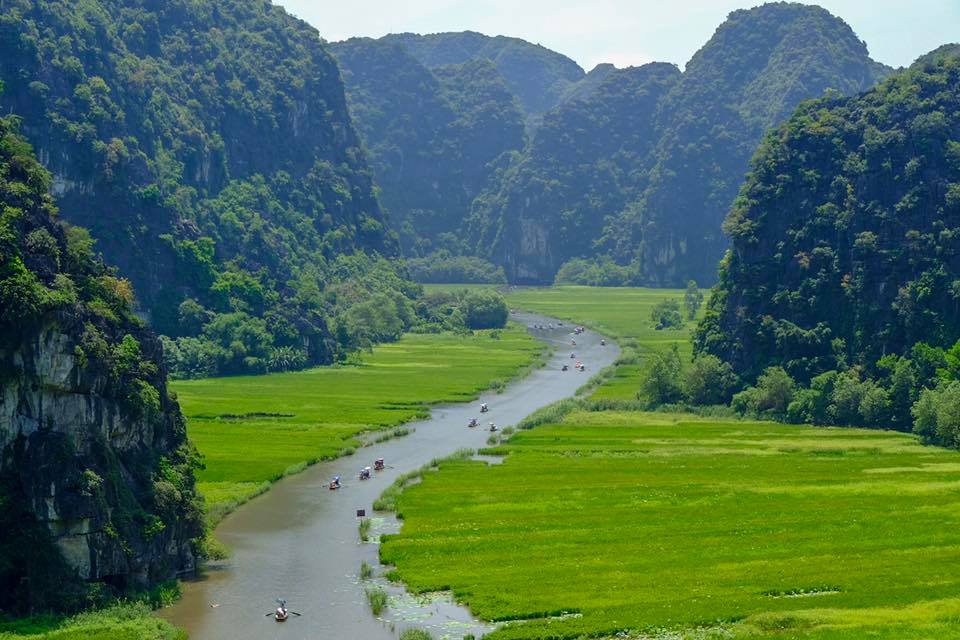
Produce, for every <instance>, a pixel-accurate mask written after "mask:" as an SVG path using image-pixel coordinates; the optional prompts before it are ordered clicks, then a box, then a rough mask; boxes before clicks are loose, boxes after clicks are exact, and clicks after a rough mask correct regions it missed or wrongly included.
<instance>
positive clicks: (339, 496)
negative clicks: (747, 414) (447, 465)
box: [162, 313, 619, 640]
mask: <svg viewBox="0 0 960 640" xmlns="http://www.w3.org/2000/svg"><path fill="white" fill-rule="evenodd" d="M513 318H514V319H515V320H517V321H519V322H522V323H524V324H527V325H537V324H543V325H547V324H549V323H550V322H553V324H554V327H555V328H554V329H553V330H549V329H543V330H537V329H534V330H532V332H533V334H534V335H535V336H536V337H538V338H540V339H542V340H544V341H545V342H547V343H548V344H551V345H552V346H555V347H556V350H555V353H554V355H553V356H552V358H551V359H550V361H549V363H548V364H547V366H546V367H544V368H542V369H537V370H535V371H534V372H533V373H531V374H530V375H529V376H527V377H525V378H523V379H522V380H518V381H515V382H514V383H512V384H510V385H509V386H508V387H507V388H506V390H505V391H504V392H503V393H501V394H486V395H485V396H484V397H483V398H482V399H481V400H482V401H486V402H487V403H488V404H489V406H490V412H489V413H487V414H485V416H480V414H479V413H478V406H479V402H480V401H477V402H473V403H468V404H455V405H444V406H438V407H434V408H433V409H432V415H431V417H430V418H429V419H428V420H424V421H420V422H415V423H412V425H411V426H412V427H414V428H415V431H413V432H412V433H411V434H410V435H407V436H405V437H402V438H397V439H394V440H389V441H387V442H383V443H380V444H376V445H373V446H370V447H365V448H362V449H360V450H358V452H357V454H355V455H353V456H349V457H345V458H340V459H338V460H334V461H331V462H325V463H321V464H317V465H314V466H312V467H310V468H308V469H307V470H306V471H304V472H303V473H300V474H298V475H295V476H291V477H288V478H285V479H283V480H281V481H280V482H278V483H276V484H275V485H274V486H273V487H272V488H271V489H270V491H269V492H267V493H266V494H264V495H262V496H260V497H258V498H256V499H254V500H252V501H250V502H249V503H247V504H246V505H244V506H243V507H242V508H240V509H239V510H237V511H236V512H235V513H233V514H231V515H230V516H228V517H227V518H226V519H225V520H224V521H223V522H222V523H221V524H220V526H219V527H218V528H217V537H218V538H220V539H221V540H222V541H223V542H224V543H226V544H227V545H228V546H229V547H230V548H231V549H232V551H233V554H232V556H231V558H230V559H229V560H228V561H226V562H224V563H218V564H214V565H212V566H211V567H209V568H208V569H207V571H206V572H205V573H204V574H203V576H202V577H201V578H199V579H197V580H193V581H189V582H186V583H185V584H184V594H183V597H182V598H181V599H180V601H179V602H178V603H177V604H176V605H174V606H173V607H170V608H168V609H166V610H164V611H163V612H162V615H163V617H165V618H167V619H168V620H170V621H171V622H173V623H174V624H176V625H178V626H180V627H184V628H185V629H186V630H187V632H188V633H189V634H190V637H191V639H192V640H246V639H249V640H261V639H263V638H287V639H297V640H299V639H304V640H305V639H308V638H309V639H314V638H331V639H344V640H346V639H351V638H363V639H364V640H378V639H381V638H382V639H384V640H386V639H388V638H396V637H397V635H398V634H399V632H400V631H401V630H402V629H403V628H406V627H409V626H418V627H424V628H428V629H430V630H432V631H433V633H434V634H435V636H436V637H438V638H439V637H462V636H463V635H464V634H466V633H475V634H477V635H480V634H482V633H483V632H484V631H488V630H489V629H490V628H489V627H486V626H485V625H483V624H482V623H480V622H478V621H476V620H474V619H473V618H471V616H470V615H469V612H468V611H467V610H466V609H465V608H463V607H460V606H458V605H456V604H454V603H452V602H451V601H450V599H449V598H444V597H435V598H427V599H422V600H418V599H415V598H412V597H410V596H409V595H408V594H405V592H404V591H403V589H402V588H401V587H396V586H390V585H387V584H386V583H385V582H384V581H382V580H380V581H378V582H377V583H378V584H381V585H383V586H384V587H385V588H386V589H387V590H388V592H389V593H390V594H391V606H390V608H389V609H388V610H387V611H386V612H385V613H384V614H382V619H378V618H375V617H374V616H373V615H372V614H371V612H370V608H369V605H368V604H367V601H366V597H365V594H364V588H365V584H366V583H364V582H361V581H360V580H359V578H358V575H357V574H358V572H359V568H360V564H361V562H363V561H366V562H368V563H369V564H371V565H373V566H374V567H377V569H378V570H379V569H380V567H379V564H378V562H377V552H378V545H377V544H375V543H368V544H363V543H361V542H360V541H359V536H358V531H357V524H358V521H357V517H356V512H357V510H358V509H365V510H366V512H367V514H368V515H373V516H374V533H377V532H378V531H392V530H395V528H396V526H397V525H396V522H395V521H394V520H393V519H392V518H380V517H378V516H379V515H380V514H372V513H371V504H372V503H373V501H374V500H375V499H376V498H377V497H379V495H380V493H381V492H382V491H383V489H384V488H386V487H387V486H388V485H389V484H390V483H392V482H393V481H394V479H395V478H396V477H397V476H399V475H400V474H402V473H406V472H408V471H412V470H415V469H418V468H420V467H421V466H423V465H424V464H426V463H428V462H429V461H430V460H432V459H433V458H437V457H441V456H445V455H449V454H450V453H452V452H453V451H455V450H456V449H458V448H462V447H470V448H480V447H483V446H485V444H486V440H487V437H488V436H489V435H490V434H489V433H488V432H487V431H486V430H485V429H481V428H477V429H469V428H467V426H466V425H467V422H468V421H469V419H470V418H471V417H474V416H476V417H478V418H482V419H483V422H482V424H486V423H487V422H488V421H491V420H492V421H494V422H496V423H497V424H498V425H499V426H501V427H505V426H508V425H511V424H515V423H516V422H518V421H519V420H521V419H522V418H524V417H525V416H527V415H529V414H530V413H532V412H533V411H535V410H536V409H538V408H540V407H542V406H545V405H547V404H550V403H552V402H555V401H557V400H560V399H562V398H566V397H570V396H572V395H573V394H574V393H575V391H576V389H577V388H578V387H580V386H581V385H582V384H584V383H586V381H587V380H588V376H590V375H592V374H593V373H595V372H597V371H599V370H600V369H602V368H603V367H606V366H608V365H610V364H612V363H613V361H614V359H615V358H616V356H617V355H618V353H619V350H618V348H617V346H616V345H615V344H613V343H612V342H609V341H608V342H607V346H605V347H604V346H601V345H600V336H598V335H597V334H595V333H592V332H589V331H588V332H586V333H585V334H584V335H581V336H577V338H576V340H577V346H576V347H571V346H570V330H571V326H570V324H569V323H564V325H563V326H561V327H557V321H556V320H551V319H546V318H543V317H542V316H536V315H532V314H523V313H521V314H515V315H514V316H513ZM571 350H573V351H575V352H576V354H577V358H578V359H581V360H582V361H583V362H584V364H585V365H586V367H587V372H586V373H581V372H578V371H574V370H573V368H572V366H571V368H570V370H569V371H567V372H562V371H561V366H562V365H563V364H571V365H572V361H571V360H570V352H571ZM381 457H382V458H385V459H386V463H387V469H386V470H384V471H381V472H378V473H377V474H376V475H375V477H374V478H373V479H372V480H370V481H365V482H360V481H359V480H357V479H356V478H357V472H358V471H359V469H360V468H361V467H363V466H366V465H372V464H373V461H374V459H376V458H381ZM338 474H339V475H342V476H343V478H344V486H343V488H342V489H341V490H339V491H330V490H328V489H327V482H328V481H329V479H330V477H331V476H334V475H338ZM277 597H284V598H286V599H287V601H288V607H289V608H290V610H291V611H295V612H298V613H301V614H302V615H301V616H299V617H297V616H291V617H290V619H289V620H288V621H287V622H285V623H283V624H278V623H276V622H274V621H273V618H272V617H268V616H267V615H266V614H268V613H269V612H270V611H272V610H273V608H274V607H276V604H275V599H276V598H277Z"/></svg>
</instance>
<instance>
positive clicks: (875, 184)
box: [697, 52, 960, 418]
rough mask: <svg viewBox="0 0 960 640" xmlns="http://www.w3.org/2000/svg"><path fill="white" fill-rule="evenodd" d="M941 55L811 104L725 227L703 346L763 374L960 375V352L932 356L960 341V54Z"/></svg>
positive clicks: (755, 173) (774, 143)
mask: <svg viewBox="0 0 960 640" xmlns="http://www.w3.org/2000/svg"><path fill="white" fill-rule="evenodd" d="M942 53H944V52H941V54H942ZM941 54H937V55H932V56H925V57H924V58H922V59H921V61H920V62H918V63H917V64H916V65H914V67H912V68H911V69H910V70H908V71H906V72H904V73H901V74H898V75H896V76H894V77H893V78H891V79H889V80H887V81H886V82H884V83H883V84H881V85H880V86H879V87H877V88H876V89H875V90H873V91H870V92H867V93H865V94H863V95H862V96H858V97H855V98H849V99H840V98H831V99H825V100H822V101H818V102H811V103H806V104H804V105H803V106H802V107H801V108H800V109H799V110H798V111H797V112H796V113H795V114H794V115H793V117H792V118H791V119H790V120H789V121H788V122H787V123H786V124H785V125H784V126H782V127H780V128H779V129H777V130H776V131H774V132H773V133H772V134H771V135H770V136H769V137H768V138H767V139H766V141H765V142H764V144H763V146H762V147H761V148H760V150H759V151H758V153H757V155H756V157H755V158H754V160H753V169H752V172H751V174H750V176H749V178H748V179H747V182H746V184H745V186H744V187H743V189H742V191H741V192H740V196H739V198H738V199H737V203H736V205H735V206H734V208H733V210H732V211H731V213H730V216H729V217H728V219H727V221H726V223H725V229H726V231H727V233H729V234H730V237H731V238H732V241H733V248H732V250H731V251H730V252H729V253H728V255H727V257H726V258H725V260H724V262H723V266H722V268H721V272H720V274H721V275H720V283H719V285H718V286H717V288H716V289H715V290H714V292H713V294H712V297H711V300H710V305H709V311H708V313H707V316H706V319H705V320H704V321H703V323H702V325H701V327H700V330H699V332H698V336H697V348H698V349H699V350H700V351H701V352H703V351H705V352H709V353H713V354H715V355H717V356H719V357H721V358H723V359H725V360H727V361H729V362H730V363H731V364H733V366H734V368H735V369H736V370H737V371H738V373H742V374H743V375H744V376H745V378H746V379H748V380H749V379H752V378H754V377H755V376H756V375H757V374H758V373H759V372H760V371H762V370H763V369H764V368H765V367H767V366H770V365H781V366H783V367H784V368H786V370H787V371H788V372H789V373H790V374H792V375H793V376H794V377H795V378H797V379H799V380H800V381H804V382H805V381H807V380H810V379H811V377H813V376H816V375H817V374H821V373H823V372H825V371H830V370H841V371H842V370H844V369H845V368H847V367H860V368H861V369H862V371H863V372H864V373H866V374H867V375H871V376H873V375H876V374H877V373H878V370H881V369H883V368H884V367H886V368H888V369H891V370H892V367H891V366H888V365H889V364H890V363H889V362H888V360H887V359H884V357H887V358H894V360H895V359H896V357H898V356H909V357H912V358H913V359H914V365H911V366H912V367H914V368H917V371H918V373H917V375H918V376H919V371H920V370H921V369H923V367H924V366H926V367H927V368H928V369H931V367H932V369H931V371H933V370H935V369H937V367H938V366H939V367H942V368H943V371H945V372H947V373H945V374H944V375H948V374H949V375H948V377H950V378H951V379H956V376H957V374H958V373H957V372H958V367H957V363H958V362H960V360H957V357H958V356H960V353H958V352H957V349H954V351H953V352H951V353H953V355H952V356H950V357H952V358H953V361H951V360H950V357H948V358H947V359H944V356H943V354H942V352H941V353H940V355H939V356H937V358H936V359H934V358H931V357H930V356H929V354H930V353H934V352H933V351H931V348H946V347H950V346H951V345H953V344H954V343H955V342H956V341H957V339H958V338H960V58H958V57H957V56H955V55H954V56H950V55H941ZM840 310H842V312H840ZM918 343H923V344H918ZM881 359H884V360H881ZM924 362H926V363H927V364H926V365H924V364H923V363H924ZM937 362H939V364H937ZM909 364H910V363H909V362H908V363H907V365H909ZM908 369H910V367H908ZM928 374H929V371H928ZM917 379H918V380H920V379H921V378H919V377H918V378H917ZM907 407H908V409H909V404H907ZM955 408H956V405H954V410H955ZM907 418H909V413H908V414H907Z"/></svg>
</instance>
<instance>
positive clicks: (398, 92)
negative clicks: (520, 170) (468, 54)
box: [332, 38, 525, 256]
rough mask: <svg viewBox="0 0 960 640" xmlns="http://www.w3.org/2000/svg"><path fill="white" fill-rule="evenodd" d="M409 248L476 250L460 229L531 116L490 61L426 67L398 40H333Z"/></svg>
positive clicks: (422, 251)
mask: <svg viewBox="0 0 960 640" xmlns="http://www.w3.org/2000/svg"><path fill="white" fill-rule="evenodd" d="M332 51H333V53H334V55H335V56H336V57H337V60H338V61H339V63H340V67H341V69H342V71H343V77H344V82H345V84H346V87H347V97H348V103H349V105H350V111H351V113H352V115H353V117H354V120H355V121H356V123H357V128H358V130H359V132H360V135H361V137H362V139H363V141H364V144H365V147H366V149H367V150H368V152H369V156H370V163H371V166H372V167H373V172H374V176H375V179H376V183H377V185H378V186H379V187H380V188H381V190H382V191H381V199H382V202H383V205H384V206H385V207H386V209H387V210H388V211H389V213H390V215H391V218H392V222H393V224H394V226H395V228H396V229H397V230H398V231H399V232H400V239H401V243H402V245H403V247H404V253H405V254H406V255H409V256H423V255H427V254H430V253H432V252H434V251H436V250H440V249H446V250H448V251H451V252H453V253H457V254H460V253H464V252H469V251H470V250H471V247H469V246H467V245H466V244H465V243H464V242H463V239H462V238H461V237H460V236H459V234H458V232H459V230H460V227H461V224H462V223H463V220H464V219H465V218H466V216H467V214H468V213H469V211H470V206H471V203H472V201H473V199H474V198H475V197H476V196H477V195H478V194H479V193H480V190H481V189H482V188H483V187H484V186H485V185H486V183H487V181H488V180H489V178H490V176H491V175H492V168H491V167H489V166H488V164H489V163H491V162H493V161H494V160H496V158H497V157H498V156H500V155H501V154H502V153H504V152H506V151H511V150H518V149H520V148H522V147H523V144H524V118H525V116H524V113H523V111H522V109H521V107H520V106H519V104H518V103H517V101H516V99H515V98H514V96H513V94H512V93H511V92H510V91H509V89H508V88H507V87H506V85H505V83H504V80H503V78H502V77H501V76H500V74H499V73H498V72H497V70H496V68H495V67H494V66H493V64H492V63H491V62H489V61H488V60H486V59H470V60H468V61H466V62H463V63H462V64H454V65H448V66H443V67H437V68H435V69H433V70H430V69H428V68H427V67H425V66H424V65H423V64H422V63H421V62H420V61H418V60H417V59H416V58H414V57H413V56H412V55H410V54H409V53H408V52H407V51H406V49H404V48H403V47H400V46H399V45H397V44H391V43H389V42H386V41H383V40H371V39H369V38H353V39H350V40H347V41H344V42H340V43H336V44H334V45H332Z"/></svg>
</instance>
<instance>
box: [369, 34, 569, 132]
mask: <svg viewBox="0 0 960 640" xmlns="http://www.w3.org/2000/svg"><path fill="white" fill-rule="evenodd" d="M382 40H383V41H384V42H388V43H392V44H397V45H399V46H400V47H402V48H403V49H404V50H406V51H407V52H408V53H410V55H412V56H413V57H414V58H416V59H417V60H419V61H420V62H421V63H422V64H423V65H424V66H426V67H427V68H428V69H434V68H436V67H442V66H446V65H451V64H463V63H464V62H467V61H470V60H489V61H490V62H492V63H493V64H494V66H495V67H496V68H497V71H499V72H500V75H502V76H503V78H504V79H505V80H506V82H507V85H508V86H509V87H510V90H511V91H512V92H513V93H514V94H515V95H516V96H517V98H519V99H520V103H521V104H522V105H523V108H524V110H525V112H526V113H527V114H528V116H530V117H531V118H536V117H537V116H539V115H540V114H542V113H544V112H545V111H548V110H549V109H551V108H553V107H555V106H556V105H558V104H560V102H561V101H563V99H564V98H565V97H566V95H567V94H568V93H569V91H571V89H572V88H573V85H574V84H575V83H577V82H579V81H580V80H582V79H583V77H584V71H583V69H581V68H580V65H578V64H577V63H576V62H574V61H573V60H571V59H570V58H568V57H566V56H565V55H562V54H560V53H557V52H556V51H551V50H550V49H547V48H546V47H542V46H540V45H538V44H533V43H530V42H527V41H526V40H521V39H519V38H508V37H506V36H496V37H491V36H486V35H483V34H481V33H476V32H474V31H462V32H453V33H434V34H429V35H418V34H415V33H398V34H390V35H387V36H384V37H383V38H382Z"/></svg>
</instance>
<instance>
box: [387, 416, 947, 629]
mask: <svg viewBox="0 0 960 640" xmlns="http://www.w3.org/2000/svg"><path fill="white" fill-rule="evenodd" d="M498 450H499V451H501V452H504V453H509V455H508V457H507V458H506V460H505V462H504V463H503V464H502V465H493V466H487V465H485V464H482V463H477V462H472V461H453V462H448V463H445V464H443V465H442V468H441V471H440V472H439V473H435V474H428V475H425V476H424V477H423V481H422V483H420V484H418V485H415V486H411V487H409V488H407V489H406V490H405V491H404V492H403V493H402V494H401V495H400V496H399V498H398V499H397V508H398V510H400V511H401V512H402V513H403V515H404V518H405V524H404V527H403V529H402V532H401V533H400V534H399V535H394V536H389V537H388V539H387V540H386V542H385V543H384V546H383V548H382V552H381V555H382V559H383V560H384V561H385V562H387V563H391V564H395V565H396V566H397V570H398V572H399V574H400V577H401V578H402V579H403V580H404V581H405V582H407V583H408V584H409V585H410V586H411V587H412V588H414V589H416V590H423V591H428V590H435V589H447V588H449V589H451V590H452V591H453V592H454V594H455V595H456V596H457V597H458V598H460V599H462V600H463V601H465V602H467V603H468V604H469V605H470V606H471V608H472V609H473V610H474V612H475V613H477V614H478V615H479V616H480V617H482V618H485V619H489V620H526V619H531V620H529V621H526V622H522V623H512V624H508V625H506V626H504V627H502V628H501V629H500V630H498V631H497V632H495V633H494V634H493V635H492V636H490V637H491V638H497V639H501V638H545V637H569V638H573V637H580V636H581V635H583V636H590V637H595V636H602V635H605V634H606V635H609V636H610V637H612V636H614V635H615V634H616V632H618V631H621V630H624V629H628V630H634V631H636V632H637V633H638V634H639V632H640V631H644V632H649V631H650V630H661V631H662V630H672V631H676V632H682V633H681V634H680V635H678V636H672V635H671V636H669V637H670V638H675V637H684V636H686V637H697V638H705V637H717V638H721V637H727V638H729V637H758V638H759V637H763V638H767V637H770V638H773V637H776V638H811V639H813V638H816V639H827V638H830V639H841V638H843V639H847V638H850V639H852V638H864V637H870V638H873V637H879V638H949V637H960V574H958V573H957V572H956V571H955V569H956V567H957V566H960V526H958V525H960V468H958V466H957V465H958V464H960V454H958V453H956V452H953V451H947V450H943V449H938V448H932V447H925V446H922V445H921V444H919V443H918V442H917V441H916V440H915V439H914V438H913V437H912V436H909V435H904V434H897V433H891V432H880V431H866V430H856V429H849V428H836V429H825V428H813V427H799V426H785V425H779V424H772V423H760V422H719V421H716V420H711V419H706V418H697V417H693V416H685V415H665V414H649V413H639V412H585V411H580V412H575V413H572V414H570V415H569V416H568V417H567V418H566V419H565V420H564V421H563V422H561V423H560V424H547V425H542V426H538V427H536V428H534V429H533V430H521V431H519V432H518V433H516V434H515V435H514V436H513V437H512V438H511V440H510V441H509V442H508V443H504V444H502V445H500V447H499V448H498ZM784 594H787V595H784ZM563 612H568V613H570V612H574V613H578V614H579V615H577V616H569V615H568V616H562V617H556V618H554V619H551V616H560V615H561V614H562V613H563ZM694 628H697V629H700V631H697V634H699V635H693V632H692V629H694ZM704 629H706V630H704ZM684 630H686V631H687V632H689V633H686V632H684ZM625 637H634V636H625ZM636 637H640V636H639V635H637V636H636ZM644 637H649V636H644ZM654 637H656V636H655V635H654ZM665 637H666V636H665Z"/></svg>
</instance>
